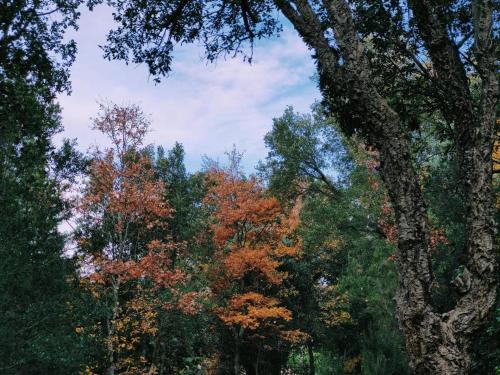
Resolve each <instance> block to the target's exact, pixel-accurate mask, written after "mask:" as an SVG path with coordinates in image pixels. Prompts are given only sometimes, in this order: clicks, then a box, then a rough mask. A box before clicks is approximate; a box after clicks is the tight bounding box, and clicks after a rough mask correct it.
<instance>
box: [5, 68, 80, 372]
mask: <svg viewBox="0 0 500 375" xmlns="http://www.w3.org/2000/svg"><path fill="white" fill-rule="evenodd" d="M0 102H1V104H0V211H1V212H2V216H1V218H0V239H1V241H0V287H1V298H0V337H1V338H0V372H1V373H3V374H19V373H24V374H39V373H53V374H67V373H74V372H77V371H78V369H79V367H80V364H81V363H82V362H83V360H84V356H85V354H86V348H85V347H83V346H82V345H81V342H80V340H79V339H78V336H77V335H76V334H75V332H74V330H73V321H74V320H73V319H74V316H73V314H72V311H71V301H72V298H73V297H74V294H75V290H76V285H75V282H74V280H75V279H76V274H75V264H74V262H73V261H72V260H71V259H69V258H68V257H66V256H65V249H64V247H65V237H64V236H63V235H62V234H61V233H60V232H59V231H58V226H59V225H60V224H61V223H62V222H63V220H64V219H65V218H67V217H68V210H67V205H66V204H65V201H64V199H63V195H64V194H66V192H67V191H68V188H69V186H70V185H71V184H72V183H74V180H73V178H74V176H75V172H77V171H78V170H79V169H80V168H81V167H82V166H83V165H82V163H81V160H80V157H79V155H78V154H77V153H75V152H74V150H73V146H72V144H71V143H69V142H66V143H65V144H64V145H63V147H61V148H60V149H59V150H58V149H56V147H55V146H54V145H53V144H52V142H51V137H52V135H53V134H55V133H57V132H58V131H59V130H60V127H61V125H60V117H59V109H58V107H57V106H56V105H54V104H53V103H51V102H50V101H49V102H47V101H46V100H44V99H43V90H41V89H37V88H35V87H33V86H32V85H31V84H29V83H27V82H26V81H25V80H22V79H16V80H14V79H9V78H5V77H0Z"/></svg>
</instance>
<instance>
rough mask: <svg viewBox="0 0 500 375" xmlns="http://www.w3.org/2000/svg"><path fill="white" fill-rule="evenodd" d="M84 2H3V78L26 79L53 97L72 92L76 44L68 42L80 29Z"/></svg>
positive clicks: (0, 24)
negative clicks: (69, 32) (70, 34)
mask: <svg viewBox="0 0 500 375" xmlns="http://www.w3.org/2000/svg"><path fill="white" fill-rule="evenodd" d="M82 2H83V1H82V0H64V1H53V0H42V1H19V0H14V1H2V3H0V30H2V33H1V34H0V76H2V77H9V78H14V77H24V78H25V79H27V81H28V82H29V83H30V84H32V85H35V86H37V87H38V89H39V90H40V92H39V93H38V94H40V93H43V95H49V97H52V96H53V95H54V94H55V93H57V92H60V91H63V90H66V91H68V90H69V87H70V85H69V70H68V69H69V66H70V65H71V63H72V62H73V60H74V58H75V53H76V44H75V42H74V41H73V40H67V39H66V38H65V32H66V30H67V29H68V28H75V29H76V28H77V25H76V21H77V19H78V17H79V15H80V13H79V12H78V6H79V5H80V4H81V3H82Z"/></svg>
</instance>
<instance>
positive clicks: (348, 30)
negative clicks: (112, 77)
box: [92, 0, 498, 374]
mask: <svg viewBox="0 0 500 375" xmlns="http://www.w3.org/2000/svg"><path fill="white" fill-rule="evenodd" d="M95 3H99V1H95V2H93V3H92V4H95ZM109 3H110V4H111V5H112V6H114V8H115V19H116V21H117V22H118V26H117V28H116V29H115V30H112V31H111V32H110V33H109V34H108V45H107V46H106V47H105V55H106V56H107V57H109V58H117V59H123V60H126V61H129V60H132V61H134V62H139V63H141V62H142V63H146V64H147V65H148V67H149V70H150V72H151V73H152V74H153V75H155V76H156V77H161V76H162V75H165V74H167V73H168V71H169V70H170V67H171V61H172V51H173V48H174V46H175V45H176V44H181V43H190V42H193V41H201V43H202V44H203V45H204V46H205V49H206V55H207V58H208V59H209V60H215V59H216V58H217V57H218V56H221V55H228V54H230V55H237V54H240V53H241V54H243V55H244V56H245V57H247V58H248V59H249V60H251V58H252V49H251V46H252V45H253V42H254V41H255V40H258V39H261V38H265V37H269V36H271V35H274V34H275V33H277V32H279V30H280V29H281V25H280V23H279V19H278V18H277V14H278V12H277V11H279V12H280V13H281V14H283V15H284V16H285V17H286V19H287V20H288V21H289V22H290V23H291V24H292V25H293V27H294V29H295V30H296V31H297V32H298V34H299V35H300V37H301V38H302V39H303V41H304V42H305V44H306V45H307V46H308V47H309V48H310V49H311V50H312V51H313V52H314V55H313V57H314V59H315V61H316V63H317V71H318V75H319V79H320V87H321V89H322V92H323V96H324V98H325V100H326V101H327V102H328V103H329V106H330V109H331V110H332V111H333V112H334V113H335V114H336V115H337V116H338V117H339V119H340V121H341V125H342V128H343V131H344V132H345V133H346V134H352V133H358V134H360V135H362V136H363V137H365V138H366V140H367V142H368V143H369V144H370V145H372V146H374V147H376V149H377V150H378V151H379V153H380V161H381V164H380V172H381V175H382V178H383V180H384V182H385V184H386V186H387V189H388V192H389V196H390V200H391V204H392V206H393V208H394V211H395V220H396V227H397V229H398V252H397V265H398V270H399V271H398V272H399V276H400V287H399V292H398V295H397V306H398V316H399V321H400V324H401V327H402V329H403V331H404V333H405V337H406V347H407V350H408V353H409V356H410V359H411V363H412V367H413V368H414V370H415V372H416V373H422V374H427V373H450V374H462V373H466V372H467V371H468V368H469V364H470V357H469V351H470V346H471V339H472V337H473V336H474V334H475V332H477V330H478V329H479V328H480V327H481V326H482V324H483V323H484V321H485V317H486V316H487V315H488V313H489V311H490V310H491V309H492V306H493V304H494V301H495V295H496V286H497V281H498V280H497V272H496V269H497V268H496V260H495V254H494V243H495V234H494V233H495V224H494V209H493V194H492V161H491V160H492V158H491V153H492V146H493V129H494V126H495V116H496V105H497V101H498V79H497V74H496V57H497V53H498V36H497V31H498V30H497V25H498V22H497V21H498V19H497V17H498V4H497V2H495V1H492V0H477V1H476V0H474V1H463V0H456V1H450V2H444V3H443V2H439V1H432V0H426V1H413V0H408V1H402V2H382V1H376V0H370V1H354V0H353V1H347V0H324V1H308V0H274V1H273V0H255V1H238V2H230V1H222V2H220V1H196V0H193V1H184V0H179V1H174V2H171V3H169V4H168V6H164V4H163V3H158V2H155V1H146V2H144V3H142V4H141V6H139V7H138V6H137V4H136V3H135V2H133V1H116V2H115V1H110V2H109ZM245 47H250V48H249V49H247V48H245ZM473 79H474V80H476V82H477V87H478V90H477V94H474V95H472V90H471V85H472V80H473ZM429 116H438V117H439V118H440V119H441V125H440V130H441V133H440V134H441V137H442V139H446V140H449V142H450V143H451V144H452V145H454V150H456V152H455V153H453V155H452V157H454V158H455V159H456V160H457V161H458V165H459V170H460V185H461V187H462V188H463V192H464V196H465V200H464V202H465V207H466V209H465V215H466V217H467V223H466V233H467V241H466V251H465V258H464V259H463V260H462V261H461V269H462V270H463V272H459V275H457V277H458V279H457V280H455V284H457V283H458V284H460V285H464V287H463V288H461V289H462V290H461V292H460V293H461V295H460V297H459V298H458V299H457V300H456V301H455V302H456V303H454V306H453V307H452V308H450V309H449V310H448V311H444V312H442V311H438V310H437V309H436V308H435V306H433V303H432V302H431V300H432V299H431V298H430V296H431V294H432V287H433V285H434V283H433V281H434V276H433V267H432V262H431V256H430V254H431V244H430V234H429V226H428V219H429V218H428V215H427V203H426V201H425V199H424V195H423V194H422V190H421V186H420V183H419V176H418V173H417V171H416V169H415V163H414V162H415V159H414V157H413V156H414V155H413V154H412V152H411V135H412V132H413V131H418V128H419V127H420V124H421V123H422V122H425V121H426V119H427V118H428V117H429ZM449 282H451V281H449Z"/></svg>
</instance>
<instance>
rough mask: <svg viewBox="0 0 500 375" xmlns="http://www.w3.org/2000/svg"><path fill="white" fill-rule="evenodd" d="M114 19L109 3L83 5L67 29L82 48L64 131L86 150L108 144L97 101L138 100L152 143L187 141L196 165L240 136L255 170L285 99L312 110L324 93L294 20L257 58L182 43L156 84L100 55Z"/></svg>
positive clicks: (65, 101)
mask: <svg viewBox="0 0 500 375" xmlns="http://www.w3.org/2000/svg"><path fill="white" fill-rule="evenodd" d="M112 25H113V21H112V18H111V11H110V9H108V8H106V7H99V8H97V9H96V10H94V12H91V13H90V12H88V11H86V10H84V11H82V17H81V20H80V28H79V30H78V31H77V32H74V33H73V32H72V33H71V34H70V35H69V36H70V37H72V38H74V39H75V40H76V42H77V44H78V55H77V59H76V62H75V64H74V65H73V67H72V70H71V71H72V74H71V81H72V88H73V89H72V94H71V95H70V96H67V95H62V96H60V97H59V101H60V104H61V106H62V108H63V112H62V115H63V125H64V127H65V131H64V132H63V133H62V134H61V135H60V136H59V139H60V138H62V137H66V138H77V139H78V143H79V145H80V149H81V150H87V149H88V148H89V147H90V146H92V145H95V144H100V145H105V144H106V140H105V139H104V138H103V137H102V136H101V135H100V134H99V133H98V132H96V131H93V130H91V128H90V122H91V121H90V118H91V117H93V116H95V114H96V111H97V107H98V104H97V102H98V101H102V100H111V101H113V102H116V103H120V104H126V103H135V104H139V105H140V106H141V107H142V108H143V110H144V112H145V113H147V114H148V115H149V117H150V119H151V121H152V131H151V133H150V134H149V135H148V136H147V139H146V143H153V144H155V145H162V146H164V147H166V148H170V147H171V146H172V145H173V144H174V142H176V141H178V142H180V143H182V144H183V145H184V147H185V150H186V154H187V158H186V164H187V166H188V168H189V169H190V170H192V171H194V170H196V169H198V168H199V167H200V165H201V159H202V155H207V156H209V157H211V158H214V159H217V158H219V159H222V160H223V158H224V156H223V155H224V151H227V150H230V149H231V148H232V145H233V144H234V145H236V147H237V148H238V149H239V150H240V151H244V152H245V157H244V166H245V168H246V170H247V171H248V172H251V171H252V168H253V166H255V165H256V163H257V162H258V160H260V159H263V158H264V157H265V156H266V154H267V152H266V149H265V146H264V142H263V137H264V135H265V133H266V132H267V131H269V130H270V129H271V126H272V118H273V117H277V116H280V115H281V114H282V113H283V110H284V109H285V107H286V106H287V105H292V106H293V107H294V108H295V109H296V110H298V111H301V112H305V111H309V106H310V105H311V104H312V103H313V102H314V100H316V99H318V98H319V97H320V94H319V91H318V89H317V88H316V85H315V84H314V83H313V82H312V80H311V77H312V75H313V74H314V64H313V62H312V59H311V57H310V52H309V51H308V50H307V48H306V47H305V46H304V44H303V43H302V41H301V40H300V39H299V37H298V36H297V35H296V33H295V32H294V31H293V30H292V29H291V28H288V27H286V28H285V30H284V32H283V33H282V36H281V37H280V38H278V39H275V40H271V41H264V42H260V43H257V46H256V48H255V49H254V60H253V63H252V65H249V64H248V63H245V62H243V61H242V60H241V59H238V58H236V59H227V60H219V61H218V62H217V63H215V64H207V63H206V62H205V61H204V60H203V58H202V57H203V51H202V49H201V48H200V47H199V46H197V45H188V46H182V47H181V48H179V49H177V51H176V53H175V57H174V63H173V69H172V74H171V75H170V76H169V77H168V78H166V79H164V80H163V81H162V82H161V83H160V84H155V83H154V82H153V80H152V79H151V77H149V75H148V72H147V69H146V67H145V66H141V65H139V66H137V65H129V66H126V65H125V64H124V63H123V62H121V61H111V62H110V61H107V60H104V59H103V58H102V51H101V50H100V49H99V47H98V45H99V44H104V42H105V37H106V32H107V30H109V28H110V27H112Z"/></svg>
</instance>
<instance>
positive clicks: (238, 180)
mask: <svg viewBox="0 0 500 375" xmlns="http://www.w3.org/2000/svg"><path fill="white" fill-rule="evenodd" d="M231 155H232V157H231V160H232V163H231V165H230V167H228V168H226V169H224V168H214V169H212V170H210V171H209V172H208V175H207V178H208V181H209V184H210V185H209V188H208V192H207V195H206V198H205V201H204V203H205V205H206V206H207V207H208V209H209V210H210V212H211V213H212V214H211V217H212V220H213V225H212V230H213V238H214V243H215V246H216V251H215V255H214V261H215V263H214V266H213V267H211V269H210V270H209V271H208V272H209V275H210V278H211V279H212V284H213V285H212V289H213V291H214V293H215V294H216V296H217V299H218V301H219V302H218V304H219V307H216V308H215V313H216V314H217V316H218V318H219V319H220V320H221V322H222V323H223V324H224V325H225V326H226V327H227V328H229V329H230V331H231V333H232V342H233V345H234V347H233V349H232V351H233V353H234V357H233V367H234V374H239V372H240V367H244V368H245V371H246V373H247V374H259V373H266V374H275V373H276V374H279V373H280V368H281V364H282V362H283V359H282V358H280V350H283V348H282V347H284V346H286V343H287V342H293V341H295V340H299V339H300V338H301V335H302V334H301V332H299V331H297V330H295V331H294V330H290V329H289V328H287V326H288V325H287V323H288V322H290V321H291V320H292V313H291V311H290V310H289V309H287V308H286V307H284V306H283V305H282V303H281V302H280V287H281V285H282V283H283V280H284V279H285V278H286V276H287V275H286V273H284V272H282V271H281V270H280V266H281V265H282V262H283V259H284V258H286V257H295V256H298V247H297V246H298V245H297V243H295V241H294V239H293V238H292V237H290V236H288V235H290V234H291V232H292V230H293V226H294V225H295V224H294V219H292V218H291V217H286V216H284V215H283V211H282V209H281V207H280V204H279V202H278V201H277V200H276V198H273V197H270V196H266V192H265V190H264V188H263V187H262V186H261V185H260V183H259V182H258V180H257V179H256V178H255V177H251V178H249V179H246V178H245V177H244V176H243V174H242V173H241V171H240V169H239V158H240V156H239V155H238V154H237V153H236V151H233V153H232V154H231ZM285 358H286V356H285Z"/></svg>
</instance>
